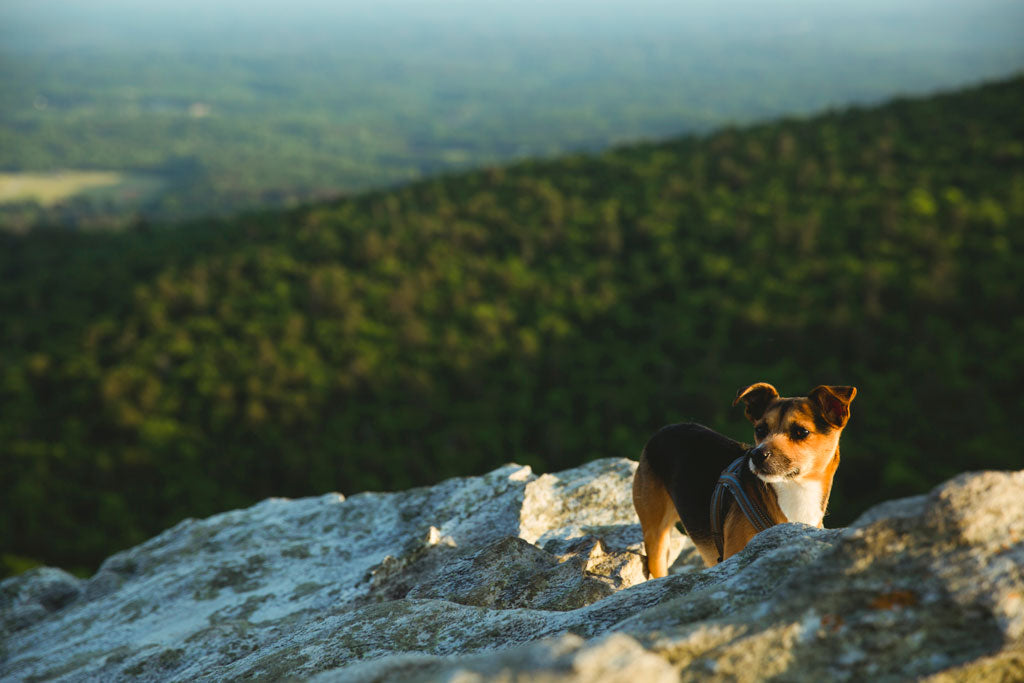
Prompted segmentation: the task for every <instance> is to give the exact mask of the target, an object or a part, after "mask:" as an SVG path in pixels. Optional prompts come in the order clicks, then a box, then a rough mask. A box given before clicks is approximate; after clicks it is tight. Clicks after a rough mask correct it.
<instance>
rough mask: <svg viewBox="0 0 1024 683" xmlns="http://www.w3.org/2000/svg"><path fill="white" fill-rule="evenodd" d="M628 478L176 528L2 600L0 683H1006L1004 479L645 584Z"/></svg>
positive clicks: (487, 479)
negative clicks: (312, 681) (295, 682)
mask: <svg viewBox="0 0 1024 683" xmlns="http://www.w3.org/2000/svg"><path fill="white" fill-rule="evenodd" d="M634 468H635V463H634V462H632V461H629V460H621V459H620V460H615V459H606V460H598V461H594V462H592V463H588V464H586V465H584V466H582V467H579V468H576V469H574V470H568V471H566V472H561V473H557V474H553V475H543V476H540V477H538V476H536V475H534V474H533V473H532V472H531V471H530V470H529V468H525V467H520V466H516V465H508V466H505V467H502V468H499V469H497V470H495V471H493V472H491V473H489V474H487V475H484V476H481V477H469V478H460V479H452V480H448V481H445V482H442V483H440V484H438V485H436V486H432V487H425V488H419V489H413V490H410V491H405V492H400V493H363V494H358V495H355V496H352V497H350V498H348V499H345V498H343V497H341V496H339V495H336V494H332V495H327V496H320V497H316V498H306V499H301V500H292V501H288V500H281V499H271V500H267V501H263V502H262V503H259V504H257V505H255V506H253V507H250V508H248V509H245V510H235V511H232V512H227V513H224V514H221V515H216V516H214V517H210V518H209V519H206V520H202V521H196V520H185V521H184V522H182V523H180V524H178V525H177V526H175V527H173V528H172V529H169V530H167V531H165V532H164V533H162V534H160V535H159V536H157V537H155V538H153V539H151V540H150V541H148V542H146V543H144V544H142V545H140V546H138V547H136V548H132V549H130V550H127V551H124V552H122V553H118V554H117V555H114V556H113V557H111V558H109V559H108V560H107V561H106V562H105V563H104V564H103V565H102V566H101V568H100V570H99V571H98V572H97V573H96V575H95V576H93V577H92V578H90V579H88V580H81V579H76V578H75V577H72V576H70V575H68V574H66V573H65V572H62V571H60V570H58V569H51V568H44V569H39V570H34V571H32V572H27V573H26V574H23V575H21V576H17V577H13V578H10V579H7V580H5V581H3V582H2V583H0V680H4V681H6V680H23V679H47V680H49V679H59V680H121V679H129V678H130V679H138V680H161V681H163V680H180V681H184V680H221V679H236V678H243V677H244V678H258V679H279V678H285V677H287V678H294V679H308V678H311V677H316V678H317V680H321V681H377V680H398V679H400V680H413V681H415V680H460V681H463V680H465V681H473V680H514V679H518V678H522V677H529V678H530V679H531V680H550V681H556V680H557V681H591V680H601V681H618V680H623V681H625V680H627V679H629V680H645V681H646V680H651V681H660V680H666V681H667V680H678V679H680V678H682V679H684V680H698V679H699V680H740V681H745V680H760V679H764V678H770V677H776V676H778V677H783V678H786V679H792V680H808V681H811V680H814V681H818V680H832V679H835V680H862V679H865V678H880V679H902V678H926V679H928V680H933V681H936V682H938V681H946V680H950V681H952V680H972V679H973V680H986V681H987V680H1000V679H1002V680H1019V679H1020V678H1021V674H1022V672H1024V597H1022V596H1024V570H1022V567H1024V472H1016V473H999V472H985V473H977V474H965V475H961V476H960V477H957V478H956V479H953V480H951V481H949V482H947V483H946V484H944V485H942V486H940V487H938V488H936V489H935V490H933V491H932V492H931V493H929V494H927V495H924V496H918V497H915V498H908V499H904V500H900V501H891V502H888V503H885V504H883V505H880V506H877V507H875V508H872V509H871V510H869V511H867V512H866V513H864V515H862V516H861V517H860V519H858V520H857V521H856V522H855V523H854V524H853V525H851V526H850V527H849V528H848V529H835V530H822V529H815V528H811V527H806V526H802V525H795V524H785V525H780V526H776V527H773V528H771V529H768V530H767V531H765V532H763V533H761V534H759V535H758V536H757V537H756V538H755V539H754V540H753V541H752V542H751V543H750V544H749V545H748V546H747V548H746V549H745V550H744V551H743V552H741V553H739V554H738V555H736V556H734V557H732V558H730V559H729V560H728V561H726V562H724V563H722V564H721V565H719V566H717V567H713V568H711V569H707V570H704V569H702V568H701V567H700V565H699V558H698V557H697V554H696V551H695V550H694V549H693V546H692V544H690V543H689V541H688V540H687V539H685V538H683V537H681V536H677V537H675V539H674V548H675V549H676V550H677V552H678V553H679V559H678V560H677V561H676V563H675V565H674V568H673V573H672V574H671V575H670V576H668V577H666V578H664V579H658V580H654V581H644V580H643V578H644V577H643V561H642V557H641V555H640V551H641V549H642V544H641V542H640V539H641V534H640V529H639V525H638V524H637V523H636V518H635V515H634V513H633V510H632V503H631V501H630V479H631V476H632V472H633V469H634Z"/></svg>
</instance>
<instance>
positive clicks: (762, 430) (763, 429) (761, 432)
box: [754, 422, 768, 441]
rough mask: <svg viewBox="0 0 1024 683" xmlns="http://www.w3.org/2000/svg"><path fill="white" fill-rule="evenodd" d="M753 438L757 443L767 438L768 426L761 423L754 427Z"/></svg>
mask: <svg viewBox="0 0 1024 683" xmlns="http://www.w3.org/2000/svg"><path fill="white" fill-rule="evenodd" d="M754 436H756V437H757V440H758V441H760V440H761V439H763V438H764V437H766V436H768V425H766V424H765V423H764V422H762V423H761V424H759V425H757V426H756V427H754Z"/></svg>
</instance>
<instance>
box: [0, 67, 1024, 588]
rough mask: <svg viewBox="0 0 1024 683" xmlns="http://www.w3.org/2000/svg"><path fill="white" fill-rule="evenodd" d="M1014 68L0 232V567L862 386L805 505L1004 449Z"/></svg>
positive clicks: (1019, 164) (1013, 270) (90, 555)
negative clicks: (894, 94)
mask: <svg viewBox="0 0 1024 683" xmlns="http://www.w3.org/2000/svg"><path fill="white" fill-rule="evenodd" d="M1022 105H1024V78H1016V79H1014V80H1011V81H1007V82H1002V83H996V84H991V85H987V86H984V87H980V88H976V89H972V90H969V91H964V92H960V93H954V94H951V95H942V96H936V97H930V98H925V99H917V100H903V101H896V102H893V103H890V104H887V105H884V106H881V107H877V108H873V109H851V110H849V111H843V112H834V113H829V114H825V115H822V116H818V117H816V118H813V119H808V120H785V121H780V122H776V123H771V124H766V125H759V126H755V127H751V128H745V129H739V130H737V129H730V130H724V131H721V132H719V133H716V134H714V135H710V136H708V137H700V138H697V137H691V138H683V139H679V140H675V141H671V142H666V143H663V144H651V145H643V146H634V147H628V148H622V149H616V150H612V151H609V152H607V153H604V154H600V155H597V156H574V157H567V158H563V159H559V160H555V161H549V162H530V163H521V164H518V165H515V166H511V167H506V168H493V169H486V170H482V171H479V172H473V173H467V174H462V175H453V176H446V177H440V178H436V179H433V180H430V181H425V182H421V183H417V184H414V185H410V186H407V187H404V188H401V189H397V190H393V191H383V192H376V193H371V194H367V195H363V196H360V197H357V198H354V199H350V200H345V201H339V202H335V203H331V204H324V205H316V206H310V207H307V208H302V209H299V210H293V211H290V212H286V213H273V212H266V213H253V214H249V215H245V216H241V217H238V218H234V219H230V220H227V219H226V220H220V221H216V222H214V221H198V222H194V223H191V224H188V225H184V226H178V227H175V228H174V229H172V230H165V229H154V228H146V227H144V226H140V228H139V229H137V230H134V231H132V232H129V233H125V234H116V235H109V234H106V235H86V234H74V233H69V232H63V231H40V232H37V233H33V234H30V235H28V236H23V237H18V236H11V235H4V236H2V237H0V272H2V274H3V277H2V281H0V316H2V319H3V321H4V325H3V327H2V330H0V357H2V358H3V365H2V373H3V374H2V378H0V382H2V383H0V403H2V405H3V410H2V411H0V448H2V459H0V538H4V539H10V540H9V541H7V540H5V542H4V547H3V549H2V552H3V553H4V561H5V564H6V565H7V567H8V571H11V570H16V569H18V568H22V567H24V566H26V565H27V564H28V563H30V562H31V561H33V560H43V561H45V562H47V563H50V564H56V565H60V566H64V567H68V568H74V569H79V570H82V569H89V568H93V567H95V565H96V564H97V563H98V562H99V561H100V560H101V559H102V558H103V557H105V556H107V555H108V554H109V553H110V552H112V551H114V550H116V549H119V548H123V547H127V546H128V545H131V544H133V543H136V542H140V541H142V540H143V539H145V538H147V537H148V536H150V535H152V534H153V533H155V532H156V531H158V530H160V529H162V528H165V527H167V526H169V525H171V524H173V523H175V522H177V521H178V520H180V519H182V518H184V517H186V516H204V515H208V514H212V513H214V512H217V511H220V510H225V509H231V508H235V507H240V506H243V505H246V504H249V503H251V502H253V501H256V500H259V499H262V498H264V497H267V496H281V495H284V496H300V495H310V494H316V493H322V492H326V491H331V490H340V491H342V492H344V493H349V492H352V491H357V490H364V489H400V488H405V487H408V486H411V485H417V484H427V483H433V482H436V481H438V480H440V479H442V478H444V477H447V476H451V475H456V474H472V473H481V472H484V471H487V470H489V469H491V468H493V467H495V466H497V465H499V464H501V463H503V462H509V461H517V462H522V463H525V464H529V465H532V466H533V467H535V468H536V469H538V470H541V471H543V470H546V469H549V468H562V467H567V466H571V465H576V464H579V463H581V462H584V461H586V460H588V459H592V458H596V457H603V456H616V457H621V456H627V457H636V455H637V454H638V453H639V450H640V448H641V446H642V445H643V443H644V441H645V440H646V438H647V436H648V435H649V434H650V433H652V432H653V431H654V430H655V429H656V428H658V427H659V426H661V425H663V424H666V423H669V422H675V421H680V420H683V419H694V420H698V421H701V422H704V423H706V424H709V425H711V426H713V427H716V428H719V429H721V430H723V431H725V432H726V433H728V434H730V435H732V436H735V437H737V438H749V429H748V427H747V426H746V425H745V424H744V423H743V420H742V417H741V415H740V414H738V413H739V411H730V409H729V404H730V402H731V400H732V397H733V394H734V392H735V390H736V388H737V387H739V386H741V385H744V384H747V383H750V382H752V381H757V380H766V381H770V382H772V383H773V384H775V385H776V386H778V387H779V388H780V389H781V390H782V391H783V392H784V393H786V394H791V395H796V394H800V393H802V392H805V391H807V390H808V389H810V388H811V387H813V386H815V385H817V384H821V383H843V384H853V385H856V386H857V387H858V389H859V394H858V398H857V400H856V402H855V403H854V405H853V411H852V413H853V417H852V420H851V422H850V426H849V427H848V428H847V430H846V432H845V435H844V440H843V456H844V457H843V465H842V467H841V468H840V471H839V474H838V476H837V478H836V490H835V493H834V495H833V503H832V513H831V514H830V516H829V517H827V518H826V525H829V526H835V525H839V524H843V523H846V522H848V521H849V520H850V519H852V518H853V517H854V516H855V515H856V514H857V513H859V512H860V511H861V510H863V509H864V508H865V507H866V506H867V505H868V504H870V503H873V502H877V501H879V500H883V499H886V498H890V497H893V496H897V495H902V494H908V493H916V492H921V491H924V490H925V489H926V488H927V487H929V486H930V485H933V484H935V483H937V482H939V481H941V480H943V479H945V478H947V477H949V476H951V475H952V474H954V473H956V472H959V471H962V470H964V469H973V468H1000V467H1004V468H1005V467H1013V466H1019V455H1017V454H1016V453H1015V452H1014V451H1013V450H1012V449H1011V448H1010V446H1011V444H1013V443H1014V442H1015V440H1016V436H1017V434H1016V432H1017V431H1018V425H1017V420H1016V416H1017V415H1018V414H1019V412H1020V408H1021V401H1020V398H1019V392H1018V384H1019V382H1020V380H1021V379H1022V377H1021V368H1022V367H1024V346H1022V345H1021V344H1020V343H1019V340H1020V339H1021V337H1022V336H1024V316H1021V315H1020V313H1019V311H1020V307H1019V304H1018V303H1017V298H1018V296H1019V292H1020V291H1021V284H1022V275H1021V269H1020V267H1019V263H1020V259H1019V256H1020V253H1021V241H1022V237H1024V231H1022V230H1021V227H1022V220H1024V120H1022V118H1021V117H1020V115H1019V114H1020V111H1022V110H1024V106H1022Z"/></svg>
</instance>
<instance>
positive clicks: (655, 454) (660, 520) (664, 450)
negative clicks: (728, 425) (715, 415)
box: [633, 422, 747, 576]
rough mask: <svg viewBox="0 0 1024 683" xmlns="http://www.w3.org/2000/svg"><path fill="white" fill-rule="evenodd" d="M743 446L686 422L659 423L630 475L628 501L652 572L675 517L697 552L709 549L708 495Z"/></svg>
mask: <svg viewBox="0 0 1024 683" xmlns="http://www.w3.org/2000/svg"><path fill="white" fill-rule="evenodd" d="M746 450H747V446H744V445H743V444H741V443H740V442H738V441H734V440H732V439H730V438H729V437H727V436H723V435H722V434H719V433H718V432H715V431H713V430H711V429H708V428H707V427H705V426H703V425H699V424H695V423H692V422H684V423H680V424H674V425H669V426H667V427H662V428H661V429H660V430H658V432H657V433H656V434H655V435H654V436H652V437H651V438H650V440H649V441H648V442H647V445H646V446H645V447H644V451H643V454H642V455H641V456H640V465H639V466H638V467H637V472H636V476H635V477H634V479H633V504H634V506H635V507H636V510H637V514H638V515H639V516H640V521H641V524H642V526H643V528H644V544H645V546H646V549H647V557H648V563H649V567H650V570H651V574H652V575H653V576H664V575H665V573H666V572H667V570H668V567H667V559H666V555H667V552H668V534H669V531H670V530H671V527H672V526H673V525H674V524H675V523H676V522H677V521H682V523H683V528H684V529H686V534H687V535H688V536H689V537H690V539H691V540H692V541H693V542H694V544H695V545H696V546H697V547H698V548H699V549H701V551H702V554H704V553H703V551H704V550H705V549H707V548H711V549H713V548H714V539H713V538H712V534H711V511H710V510H711V496H712V494H713V492H714V489H715V484H716V483H717V482H718V477H719V475H721V473H722V470H723V469H725V468H726V467H727V466H728V465H729V463H731V462H732V461H733V460H735V459H736V458H739V457H740V456H742V455H743V454H744V453H745V452H746Z"/></svg>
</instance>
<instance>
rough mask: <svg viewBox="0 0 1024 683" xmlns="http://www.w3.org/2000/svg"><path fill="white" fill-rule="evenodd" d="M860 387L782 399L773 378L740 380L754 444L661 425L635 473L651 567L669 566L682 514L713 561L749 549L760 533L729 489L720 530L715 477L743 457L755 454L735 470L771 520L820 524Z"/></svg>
mask: <svg viewBox="0 0 1024 683" xmlns="http://www.w3.org/2000/svg"><path fill="white" fill-rule="evenodd" d="M856 395H857V389H856V388H855V387H842V386H819V387H817V388H815V389H813V390H811V392H810V393H809V394H808V395H807V396H805V397H804V396H801V397H797V398H782V397H780V396H779V392H778V391H776V389H775V387H773V386H772V385H770V384H766V383H765V382H758V383H757V384H751V385H750V386H748V387H746V388H744V389H740V390H739V391H738V392H737V394H736V399H735V400H734V401H733V406H736V405H737V404H739V403H740V402H741V401H742V402H743V404H744V406H745V410H744V412H745V414H746V416H747V419H748V420H750V421H751V423H753V425H754V437H755V438H756V440H757V445H756V446H754V447H753V448H749V447H748V446H747V445H745V444H741V443H739V442H738V441H733V440H732V439H730V438H728V437H726V436H723V435H722V434H719V433H718V432H715V431H712V430H710V429H708V428H707V427H704V426H702V425H699V424H694V423H681V424H674V425H669V426H667V427H662V428H661V429H660V430H659V431H658V432H657V433H656V434H655V435H654V436H652V437H651V439H650V440H649V441H648V442H647V445H646V446H644V450H643V453H642V454H641V455H640V465H639V466H638V467H637V470H636V474H635V475H634V476H633V507H635V508H636V514H637V516H638V517H639V518H640V526H641V527H642V528H643V534H644V546H645V547H646V550H647V565H648V570H649V573H650V576H651V577H652V578H655V577H661V576H665V575H666V574H667V573H668V550H669V548H668V537H669V531H670V530H671V529H672V527H673V526H674V525H675V523H676V522H679V521H681V522H682V523H683V528H684V529H685V530H686V534H687V535H688V536H689V537H690V539H691V540H692V541H693V543H694V545H696V546H697V550H699V551H700V554H701V557H703V558H704V563H705V564H706V565H707V566H709V567H710V566H712V565H714V564H716V563H717V562H719V561H721V560H722V559H725V558H728V557H730V556H731V555H735V554H736V553H738V552H739V551H741V550H743V548H744V547H745V546H746V545H747V543H748V542H749V541H750V539H751V538H753V537H754V535H755V534H756V533H757V532H758V529H757V528H756V527H755V526H754V524H753V523H752V522H751V521H750V519H748V517H747V516H746V515H745V514H744V513H743V511H742V510H741V509H740V507H741V506H740V505H738V504H737V502H738V501H737V500H734V499H732V498H729V497H726V501H725V503H724V507H723V508H722V509H723V511H724V515H723V517H722V523H721V531H720V538H719V540H718V542H716V540H715V537H714V533H713V530H712V516H713V514H714V511H713V510H712V509H711V502H712V497H713V496H714V493H715V488H716V482H717V481H719V476H720V475H722V474H723V470H724V469H725V468H727V467H728V466H729V464H730V463H733V462H734V461H735V460H736V459H737V458H744V457H745V456H746V457H747V461H746V463H745V465H746V466H744V467H742V470H740V469H739V467H740V466H742V464H743V463H741V464H740V465H737V470H736V478H737V479H738V480H739V482H740V483H741V484H742V487H743V490H744V491H746V492H747V493H748V494H749V496H750V498H751V499H758V500H757V502H758V503H760V505H761V507H762V509H763V511H764V512H765V513H767V516H768V517H769V518H770V521H771V524H781V523H783V522H803V523H804V524H810V525H811V526H816V527H819V528H820V527H821V525H822V524H821V522H822V518H823V517H824V516H825V509H826V508H827V507H828V498H829V494H830V493H831V491H832V478H833V477H834V476H835V473H836V468H837V467H839V436H840V434H842V431H843V428H844V427H845V426H846V422H847V420H849V419H850V402H851V401H853V398H854V396H856ZM717 543H722V546H723V547H722V548H719V547H718V545H717Z"/></svg>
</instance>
